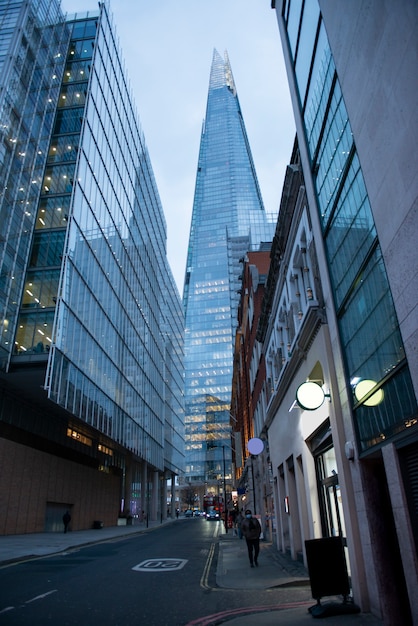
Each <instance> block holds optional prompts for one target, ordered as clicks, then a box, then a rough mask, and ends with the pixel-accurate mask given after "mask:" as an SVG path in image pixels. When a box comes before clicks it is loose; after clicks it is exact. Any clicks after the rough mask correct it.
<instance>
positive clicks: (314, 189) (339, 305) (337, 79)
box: [264, 0, 418, 624]
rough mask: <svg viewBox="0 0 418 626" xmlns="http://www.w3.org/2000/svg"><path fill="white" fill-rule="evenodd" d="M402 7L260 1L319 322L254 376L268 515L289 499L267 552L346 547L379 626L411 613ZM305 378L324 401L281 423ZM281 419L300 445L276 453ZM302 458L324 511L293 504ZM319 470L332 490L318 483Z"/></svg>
mask: <svg viewBox="0 0 418 626" xmlns="http://www.w3.org/2000/svg"><path fill="white" fill-rule="evenodd" d="M401 4H402V10H401V11H399V7H394V5H393V4H391V3H389V2H382V3H366V2H362V1H359V2H355V3H351V4H350V5H349V6H348V5H347V3H342V2H335V1H333V2H331V1H328V0H319V2H316V1H312V2H301V1H296V0H291V1H283V2H278V1H277V2H273V6H274V8H275V11H276V16H277V20H278V25H279V30H280V36H281V39H282V44H283V51H284V56H285V62H286V67H287V71H288V78H289V85H290V91H291V96H292V101H293V107H294V112H295V120H296V128H297V136H298V140H299V149H300V162H301V167H302V170H303V175H304V187H305V192H306V198H307V204H306V207H307V208H306V219H307V221H308V222H307V223H309V229H306V234H308V233H309V236H308V237H307V239H309V240H310V241H311V242H312V243H313V245H314V248H313V249H314V250H315V256H314V257H311V258H316V259H317V267H318V268H320V272H319V276H320V283H321V293H322V296H321V297H322V298H323V304H324V313H325V315H326V318H325V319H324V320H323V322H321V324H320V325H319V327H318V329H319V330H318V332H317V333H316V334H315V335H314V336H312V341H313V343H310V344H306V345H305V344H304V342H301V341H300V338H299V339H298V341H297V344H295V343H294V342H293V341H292V337H291V340H290V342H289V344H290V345H289V349H290V354H293V353H294V350H295V348H297V349H298V350H300V349H301V348H302V352H301V354H300V357H301V358H300V359H299V362H298V363H296V364H295V365H296V367H295V370H294V371H293V372H292V371H290V369H289V366H288V364H287V357H286V358H285V363H284V366H285V367H284V368H283V367H280V366H278V367H277V366H276V365H273V361H272V362H271V365H270V366H269V365H268V364H267V365H266V367H267V377H268V378H269V377H270V378H271V376H270V373H271V374H275V372H278V376H277V377H276V375H275V377H274V379H275V385H273V388H274V389H275V392H274V394H273V395H272V397H271V399H270V401H269V405H268V409H267V420H268V422H267V427H268V430H269V435H268V436H269V442H270V451H271V450H272V442H273V441H274V442H276V441H279V440H281V441H282V445H283V450H282V451H281V453H280V454H281V457H280V458H279V456H277V455H276V457H275V459H274V464H273V472H274V478H275V481H276V484H277V487H276V493H277V498H276V505H277V506H278V507H281V503H282V502H283V500H282V498H283V497H285V498H288V503H289V507H288V508H287V510H286V518H285V520H286V521H285V522H283V523H282V524H281V526H280V528H279V532H280V533H282V537H281V538H280V537H279V542H281V545H284V546H286V545H287V547H289V546H290V548H289V549H290V550H291V551H292V552H293V555H294V556H296V555H297V553H298V552H301V553H304V550H305V547H304V540H306V539H309V538H312V537H321V536H322V537H326V536H328V535H332V534H338V535H341V536H344V537H345V540H346V545H347V556H348V562H349V568H350V575H351V584H352V588H353V595H354V598H355V601H356V602H357V603H359V604H360V606H361V607H362V609H363V610H366V611H367V610H371V611H372V612H373V613H375V614H376V615H379V616H380V617H382V618H383V619H384V622H385V623H387V624H401V623H402V624H404V623H405V624H406V623H416V616H417V615H418V606H417V600H416V594H415V591H414V590H415V589H416V587H417V583H418V571H417V528H418V518H417V513H416V511H417V501H418V500H417V498H418V491H417V488H416V467H417V460H418V428H417V427H418V411H417V380H418V377H417V366H418V360H417V358H416V354H417V336H418V328H417V297H416V293H417V290H416V276H417V274H418V257H417V255H416V250H415V243H414V233H416V232H417V227H418V222H417V171H416V168H415V167H414V166H413V161H414V160H413V154H414V146H415V144H416V140H417V124H416V119H415V117H416V116H415V111H416V108H417V90H416V89H415V88H413V85H415V83H416V80H415V74H416V72H415V67H416V60H417V55H418V46H417V38H416V25H417V20H418V13H417V11H418V8H417V5H416V3H414V2H409V1H408V0H405V2H402V3H401ZM295 241H296V242H297V238H296V239H295ZM302 249H306V246H305V245H303V242H301V244H300V246H299V250H300V251H301V250H302ZM295 250H296V249H295ZM302 256H303V255H302ZM301 259H302V257H301ZM301 262H302V266H303V260H301ZM302 266H301V267H302ZM309 287H310V288H311V290H312V289H313V285H309ZM278 293H280V291H279V292H278ZM289 293H290V292H289ZM298 293H302V290H300V289H299V290H298ZM311 295H312V296H313V299H312V301H315V299H316V300H317V301H318V302H319V300H318V294H317V293H315V290H313V293H312V294H311ZM294 296H295V302H297V299H296V293H295V294H294ZM277 297H278V298H280V297H281V296H279V295H277ZM277 310H278V311H279V310H280V307H279V309H277ZM302 313H303V310H302ZM279 319H280V317H279ZM286 327H289V325H287V326H283V328H284V329H286ZM276 332H277V331H276V330H275V331H274V332H273V331H272V333H273V335H274V334H275V333H276ZM294 337H295V338H297V337H298V335H297V334H295V335H294ZM279 343H280V342H279ZM283 344H284V346H286V339H284V341H283ZM304 345H305V352H303V346H304ZM264 349H265V350H267V349H268V348H267V347H266V346H264ZM267 358H268V354H267V353H266V359H267ZM304 381H310V382H312V383H317V382H318V381H319V382H320V383H321V385H320V386H321V387H322V389H323V391H324V390H325V392H326V396H327V397H326V398H325V400H324V402H323V403H322V404H321V406H320V407H319V408H318V409H317V410H315V411H314V410H310V407H306V406H303V404H302V403H301V402H299V404H298V405H297V406H293V410H292V411H291V412H290V413H289V408H290V407H292V404H293V403H294V402H295V395H296V392H297V390H298V387H299V385H300V384H301V383H303V382H304ZM328 396H329V398H328ZM329 400H330V401H329ZM289 415H295V416H296V417H295V419H296V421H297V424H296V425H295V424H294V422H292V424H293V426H294V428H296V429H297V430H299V437H300V436H301V435H302V438H301V441H300V447H299V451H298V449H297V445H296V439H295V438H294V437H293V438H292V442H291V448H290V449H291V450H292V455H290V456H289V452H288V451H287V452H286V450H285V445H284V444H285V437H286V436H288V433H289V430H288V429H286V428H285V424H286V422H288V423H289V419H290V418H289ZM328 421H329V424H328ZM290 432H293V433H295V431H293V430H292V429H291V430H290ZM307 449H309V451H310V452H309V454H306V450H307ZM286 455H287V456H286ZM331 457H332V458H331ZM316 462H319V463H320V465H321V466H322V468H324V472H323V474H319V475H318V474H317V476H318V477H319V483H321V484H322V491H323V494H326V493H327V489H328V487H327V485H329V487H330V489H331V491H328V493H329V494H333V497H330V498H328V501H327V500H326V499H325V504H326V506H328V507H333V509H334V514H333V515H331V516H330V511H331V509H329V510H327V509H326V508H325V509H324V508H323V507H322V508H321V506H322V505H321V496H320V492H321V487H320V485H319V484H318V485H317V493H318V494H319V495H318V496H316V497H315V498H314V499H313V501H312V499H310V500H309V503H310V504H309V507H310V509H309V507H307V502H308V500H307V499H306V482H305V478H304V477H306V473H307V472H308V473H309V471H311V472H313V475H315V471H316V470H317V469H318V466H317V467H315V463H316ZM332 469H334V472H335V474H336V475H337V476H338V484H336V483H334V485H332V484H331V483H332V480H331V481H328V478H331V476H330V475H329V471H328V470H332ZM322 478H323V479H324V480H322ZM312 502H313V504H312ZM327 502H328V504H327ZM292 503H293V506H292ZM315 508H316V510H315ZM338 509H340V512H341V513H342V516H341V515H340V516H339V517H340V520H339V521H338V519H337V517H338V516H337V512H338ZM331 513H332V511H331ZM336 516H337V517H336ZM333 518H335V519H337V524H335V523H334V522H333Z"/></svg>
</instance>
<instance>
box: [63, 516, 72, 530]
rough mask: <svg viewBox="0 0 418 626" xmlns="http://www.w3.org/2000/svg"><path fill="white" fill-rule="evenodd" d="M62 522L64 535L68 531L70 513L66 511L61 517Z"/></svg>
mask: <svg viewBox="0 0 418 626" xmlns="http://www.w3.org/2000/svg"><path fill="white" fill-rule="evenodd" d="M62 521H63V523H64V532H65V533H66V532H67V530H68V525H69V523H70V522H71V515H70V511H66V512H65V513H64V515H63V516H62Z"/></svg>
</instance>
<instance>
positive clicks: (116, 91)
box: [0, 0, 184, 534]
mask: <svg viewBox="0 0 418 626" xmlns="http://www.w3.org/2000/svg"><path fill="white" fill-rule="evenodd" d="M99 6H100V9H99V11H94V12H92V13H83V14H80V15H79V16H69V17H66V18H65V17H64V16H63V15H62V13H61V10H60V6H59V2H57V1H56V0H33V1H32V2H15V3H13V5H11V4H10V3H9V2H6V1H4V0H1V1H0V25H1V26H0V37H1V40H2V48H1V50H2V55H3V56H0V118H1V122H0V153H1V165H0V185H1V194H0V304H1V310H2V315H1V320H0V328H1V333H0V363H1V372H0V459H1V463H2V470H1V472H0V496H1V501H2V503H3V505H2V507H1V510H0V534H13V533H25V532H38V531H44V530H58V529H61V524H62V514H63V513H64V512H65V511H66V510H67V509H68V510H70V512H71V518H72V522H71V523H72V527H73V529H78V528H88V527H91V525H92V524H93V522H94V521H103V522H104V523H105V524H106V525H114V524H116V523H117V519H118V516H119V515H128V514H129V515H138V516H139V515H142V512H143V511H144V512H145V513H146V514H147V515H149V516H150V517H152V518H154V519H157V516H159V515H160V514H161V515H165V514H166V493H165V485H166V480H165V479H168V478H173V477H174V476H175V475H176V474H178V473H179V471H180V469H181V467H182V463H183V454H184V450H183V444H184V440H183V436H184V430H183V428H184V406H183V315H182V308H181V301H180V297H179V294H178V291H177V289H176V286H175V282H174V279H173V276H172V273H171V270H170V267H169V265H168V262H167V258H166V224H165V219H164V215H163V210H162V207H161V203H160V199H159V196H158V191H157V188H156V183H155V179H154V175H153V171H152V166H151V163H150V159H149V155H148V151H147V148H146V145H145V141H144V136H143V133H142V130H141V128H140V126H139V122H138V117H137V113H136V110H135V106H134V102H133V99H132V95H131V91H130V87H129V83H128V81H127V77H126V75H125V72H124V69H123V63H122V58H121V52H120V50H119V48H118V45H117V43H116V42H117V37H116V36H115V30H114V27H113V24H112V18H111V16H110V14H109V8H108V4H107V3H103V2H102V3H99ZM2 18H7V19H2ZM160 479H164V480H160ZM172 510H174V506H173V507H172Z"/></svg>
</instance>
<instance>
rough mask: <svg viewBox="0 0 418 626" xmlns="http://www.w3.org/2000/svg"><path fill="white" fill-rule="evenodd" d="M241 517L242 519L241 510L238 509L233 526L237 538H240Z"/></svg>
mask: <svg viewBox="0 0 418 626" xmlns="http://www.w3.org/2000/svg"><path fill="white" fill-rule="evenodd" d="M243 519H244V516H243V514H242V512H241V511H239V513H238V515H237V516H236V518H235V527H236V532H237V533H238V537H239V539H242V530H241V524H242V521H243Z"/></svg>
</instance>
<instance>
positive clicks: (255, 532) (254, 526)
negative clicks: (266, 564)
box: [241, 509, 261, 567]
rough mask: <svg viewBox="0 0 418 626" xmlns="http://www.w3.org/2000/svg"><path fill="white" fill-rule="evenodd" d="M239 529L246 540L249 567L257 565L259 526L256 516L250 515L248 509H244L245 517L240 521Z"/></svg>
mask: <svg viewBox="0 0 418 626" xmlns="http://www.w3.org/2000/svg"><path fill="white" fill-rule="evenodd" d="M241 531H242V534H243V535H244V537H245V541H246V542H247V550H248V558H249V559H250V565H251V567H254V565H255V566H256V567H258V555H259V552H260V535H261V526H260V524H259V522H258V519H257V518H256V517H253V516H252V513H251V511H250V509H247V510H246V511H245V518H244V519H243V521H242V522H241Z"/></svg>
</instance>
